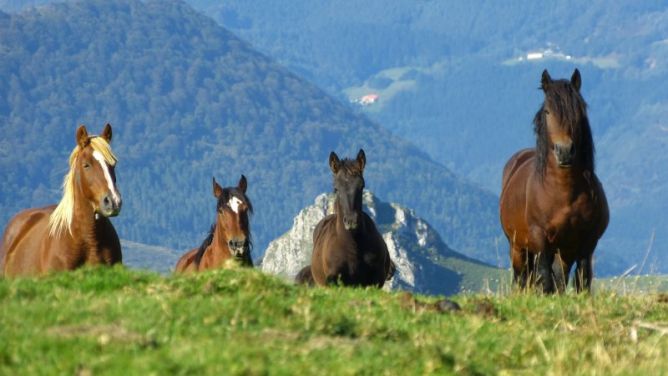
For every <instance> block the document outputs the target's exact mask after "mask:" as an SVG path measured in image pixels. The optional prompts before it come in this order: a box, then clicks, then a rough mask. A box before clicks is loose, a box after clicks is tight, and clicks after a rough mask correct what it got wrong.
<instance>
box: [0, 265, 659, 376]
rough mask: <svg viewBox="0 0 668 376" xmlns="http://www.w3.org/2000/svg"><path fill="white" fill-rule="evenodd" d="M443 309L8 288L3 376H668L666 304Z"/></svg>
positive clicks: (520, 298) (91, 280)
mask: <svg viewBox="0 0 668 376" xmlns="http://www.w3.org/2000/svg"><path fill="white" fill-rule="evenodd" d="M435 300H436V299H435V298H434V297H417V298H415V297H411V296H409V295H406V294H402V293H386V292H383V291H377V290H363V289H349V288H326V289H325V288H303V287H296V286H292V285H289V284H285V283H284V282H282V281H280V280H279V279H275V278H272V277H269V276H267V275H264V274H262V273H260V272H258V271H256V270H238V269H234V270H221V271H218V272H213V273H203V274H198V275H195V276H171V277H161V276H159V275H157V274H152V273H145V272H136V271H130V270H127V269H123V268H108V269H82V270H79V271H76V272H71V273H61V274H57V275H53V276H49V277H46V278H41V279H36V280H35V279H23V280H14V281H8V280H0V305H1V306H2V310H3V314H2V315H0V337H1V338H2V341H0V373H2V374H75V373H76V374H128V373H130V374H148V373H156V374H194V373H197V374H221V373H224V374H315V373H322V372H327V373H329V374H357V373H364V374H381V373H392V374H432V373H438V374H444V373H446V374H447V373H458V374H497V373H499V374H507V373H513V374H515V373H530V374H557V375H559V374H593V373H595V374H606V375H613V374H662V373H666V372H668V360H667V359H668V357H666V355H667V354H668V337H667V336H665V333H666V331H667V330H668V327H666V325H665V323H666V322H667V321H668V310H667V309H666V304H668V303H667V302H668V300H667V299H666V297H665V295H657V294H645V295H629V296H620V295H617V294H614V293H610V292H604V291H599V292H598V293H596V294H595V295H594V296H575V295H571V294H567V295H565V296H552V297H543V296H536V295H531V294H529V295H525V294H511V295H502V294H493V295H489V296H482V295H461V296H457V297H455V298H454V300H455V301H456V302H458V303H459V304H460V305H461V307H462V310H461V311H459V312H441V311H439V310H438V309H436V308H435V305H434V304H433V303H434V302H435Z"/></svg>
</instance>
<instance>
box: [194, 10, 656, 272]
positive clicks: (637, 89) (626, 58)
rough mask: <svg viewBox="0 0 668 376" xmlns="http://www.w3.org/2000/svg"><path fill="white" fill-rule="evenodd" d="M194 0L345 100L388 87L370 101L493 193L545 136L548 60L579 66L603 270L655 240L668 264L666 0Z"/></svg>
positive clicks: (638, 259)
mask: <svg viewBox="0 0 668 376" xmlns="http://www.w3.org/2000/svg"><path fill="white" fill-rule="evenodd" d="M189 3H191V4H193V5H194V6H195V7H196V8H197V9H200V10H202V11H203V12H205V13H206V14H209V15H211V16H212V17H214V18H215V19H216V20H218V22H219V23H220V24H222V25H223V26H225V27H227V28H229V29H231V30H232V31H234V32H235V33H237V34H238V35H240V36H241V37H242V38H244V39H246V40H248V41H249V42H251V43H252V44H253V45H254V46H256V47H257V48H258V49H259V50H260V51H262V52H264V53H265V54H267V55H269V56H272V57H273V58H275V59H277V60H278V61H279V62H281V63H282V64H284V65H286V66H287V67H288V68H290V69H292V70H293V71H296V72H299V73H300V74H301V75H303V76H304V77H307V78H308V79H310V80H311V81H313V82H315V83H317V84H318V85H320V86H321V87H323V88H325V89H326V90H327V91H328V92H329V93H330V94H332V95H334V96H337V97H338V98H340V99H342V100H345V101H352V100H356V99H359V98H360V97H361V96H363V95H366V94H376V95H378V99H377V101H376V102H375V103H373V104H371V105H368V106H363V107H360V111H362V112H364V113H366V114H367V115H368V116H369V117H370V118H372V119H373V120H375V121H377V122H378V123H380V124H382V125H383V126H384V127H386V128H388V129H390V130H391V131H392V132H394V133H395V134H397V135H399V136H401V137H404V138H406V139H407V140H409V141H412V142H414V143H415V144H417V145H420V146H421V147H422V148H423V149H424V150H425V151H426V152H427V153H429V155H430V156H431V157H432V158H434V159H435V160H436V161H437V162H439V163H441V164H444V165H446V166H447V167H449V168H450V169H452V170H454V171H455V172H457V173H459V174H461V175H465V176H468V177H469V178H470V179H472V180H473V181H475V182H476V183H478V184H480V185H481V186H483V187H485V188H487V189H489V190H491V191H493V192H499V191H500V180H501V178H500V177H501V170H502V167H503V164H504V163H505V161H506V160H507V158H508V157H509V156H510V155H511V154H512V153H513V152H514V151H516V150H518V149H520V148H523V147H526V146H530V145H533V142H534V136H533V134H532V131H531V127H532V126H531V120H532V118H533V115H534V113H535V111H536V110H537V109H538V107H539V105H540V103H541V101H542V94H541V92H540V91H539V90H537V88H538V85H539V78H540V74H541V72H542V70H543V69H545V68H548V69H549V70H550V72H551V73H552V76H553V77H568V76H570V74H571V73H572V72H573V68H575V67H578V68H579V69H580V71H581V72H582V75H583V93H584V97H585V99H586V100H587V101H588V103H589V114H590V121H591V124H592V127H593V132H594V139H595V142H596V146H597V150H598V174H599V176H600V177H601V180H602V182H603V184H604V187H605V189H606V191H607V192H608V199H609V201H610V204H611V223H610V227H609V229H608V232H607V233H606V235H605V236H604V238H603V239H602V241H601V243H600V245H599V249H598V251H597V252H596V256H597V264H596V268H597V270H598V271H599V272H602V273H606V274H610V273H619V272H622V271H624V270H625V269H626V268H628V267H630V266H632V265H634V264H637V265H638V267H639V266H640V264H641V263H642V260H643V258H644V257H645V253H646V251H647V249H650V252H649V258H648V264H651V265H652V267H653V268H654V269H653V270H655V271H662V272H668V223H667V222H666V221H667V219H666V215H665V213H666V212H667V211H668V174H667V172H666V171H668V170H667V169H666V168H665V166H666V164H665V162H666V161H665V156H666V155H668V153H667V152H666V150H668V136H667V135H668V132H666V131H665V129H668V123H667V122H666V120H665V119H666V117H665V115H666V111H667V110H666V109H668V85H666V84H665V83H666V82H668V63H667V62H668V7H667V6H666V3H665V1H642V2H638V1H633V0H622V1H617V2H615V4H614V6H611V4H610V2H609V1H604V0H594V1H588V2H582V1H575V0H568V1H560V2H541V1H538V2H536V1H518V0H515V1H510V2H507V1H506V2H498V1H491V0H475V1H470V2H453V1H419V2H416V1H413V0H393V1H385V0H366V1H363V2H356V3H355V4H354V5H352V4H351V2H349V1H346V0H332V1H317V0H316V1H312V0H301V1H300V0H295V1H290V2H289V6H286V2H285V1H279V0H268V1H262V2H253V1H244V0H229V1H225V2H222V3H221V2H218V1H211V0H189ZM653 233H654V234H655V240H654V242H653V243H652V242H651V241H650V240H651V238H652V234H653ZM650 243H652V244H650ZM499 248H500V250H501V252H502V253H505V252H507V246H506V245H505V244H503V242H502V243H500V245H499ZM646 266H647V265H646ZM646 271H648V270H646Z"/></svg>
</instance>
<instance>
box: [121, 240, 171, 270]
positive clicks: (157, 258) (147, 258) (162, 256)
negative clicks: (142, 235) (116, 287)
mask: <svg viewBox="0 0 668 376" xmlns="http://www.w3.org/2000/svg"><path fill="white" fill-rule="evenodd" d="M121 247H122V249H123V265H125V266H128V267H130V268H135V269H149V270H153V271H156V272H160V273H165V274H166V273H171V272H172V271H173V270H174V265H176V261H178V259H179V257H181V254H182V252H178V251H175V250H173V249H169V248H167V247H160V246H155V245H148V244H142V243H137V242H133V241H130V240H124V239H121Z"/></svg>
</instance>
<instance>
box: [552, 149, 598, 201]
mask: <svg viewBox="0 0 668 376" xmlns="http://www.w3.org/2000/svg"><path fill="white" fill-rule="evenodd" d="M586 171H587V170H586V169H585V168H584V167H583V166H581V165H580V164H579V163H578V164H576V165H574V166H573V167H571V168H561V167H559V166H558V164H557V162H556V160H555V159H554V157H551V158H549V159H548V162H547V166H546V169H545V176H544V177H543V184H544V185H547V186H549V187H555V188H557V189H558V190H559V191H560V192H564V193H565V194H567V195H568V196H569V197H575V195H576V194H577V193H579V192H580V191H581V190H582V186H583V184H587V183H588V182H587V180H586V177H585V174H586Z"/></svg>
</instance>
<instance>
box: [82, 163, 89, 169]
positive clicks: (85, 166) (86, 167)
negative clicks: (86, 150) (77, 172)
mask: <svg viewBox="0 0 668 376" xmlns="http://www.w3.org/2000/svg"><path fill="white" fill-rule="evenodd" d="M83 168H85V169H86V170H88V169H89V168H90V164H88V163H87V162H84V165H83Z"/></svg>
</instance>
